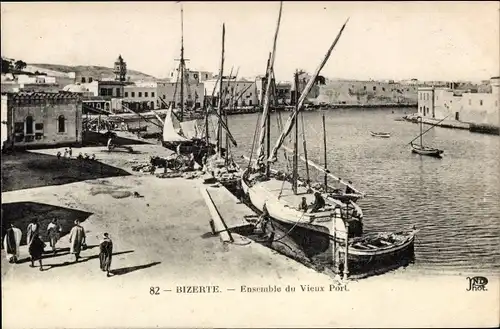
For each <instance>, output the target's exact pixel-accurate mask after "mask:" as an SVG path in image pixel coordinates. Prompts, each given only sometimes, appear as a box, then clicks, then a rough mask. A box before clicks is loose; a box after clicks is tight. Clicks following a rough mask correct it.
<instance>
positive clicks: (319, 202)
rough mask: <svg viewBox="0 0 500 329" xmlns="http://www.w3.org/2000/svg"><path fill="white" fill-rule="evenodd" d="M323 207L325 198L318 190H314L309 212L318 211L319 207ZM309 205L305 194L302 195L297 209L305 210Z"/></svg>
mask: <svg viewBox="0 0 500 329" xmlns="http://www.w3.org/2000/svg"><path fill="white" fill-rule="evenodd" d="M324 207H325V199H324V198H323V196H322V195H321V193H319V192H314V202H313V203H312V204H311V208H310V209H311V213H314V212H318V211H319V210H320V209H321V208H324ZM308 209H309V205H308V204H307V199H306V197H305V196H303V197H302V200H301V201H300V204H299V206H298V210H300V211H303V212H307V210H308Z"/></svg>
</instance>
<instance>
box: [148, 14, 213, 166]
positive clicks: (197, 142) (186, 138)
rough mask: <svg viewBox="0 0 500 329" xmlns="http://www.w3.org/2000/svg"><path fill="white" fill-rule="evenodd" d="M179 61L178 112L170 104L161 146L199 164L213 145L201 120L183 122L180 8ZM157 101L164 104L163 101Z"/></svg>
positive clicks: (182, 21) (182, 19)
mask: <svg viewBox="0 0 500 329" xmlns="http://www.w3.org/2000/svg"><path fill="white" fill-rule="evenodd" d="M179 61H180V63H179V69H178V72H179V78H180V110H179V112H178V114H176V113H175V112H174V109H173V106H172V104H170V106H169V108H168V110H167V112H166V115H165V119H164V121H163V134H162V145H163V146H164V147H166V148H168V149H170V150H173V151H176V152H178V153H194V154H195V157H196V158H197V162H201V161H200V160H201V158H202V157H203V155H204V154H205V153H206V152H209V153H210V152H212V153H213V149H214V145H212V144H209V143H208V138H207V136H208V131H207V129H206V127H203V126H204V124H203V123H202V122H201V121H202V120H197V119H195V120H187V121H186V120H184V114H185V113H184V106H185V104H184V84H185V81H184V78H185V77H184V75H185V66H186V59H185V58H184V11H183V9H182V7H181V57H180V60H179ZM159 99H160V100H161V101H162V102H164V103H165V101H164V100H163V99H161V98H159ZM174 103H175V95H174ZM155 115H156V114H155ZM158 119H159V118H158ZM159 120H161V119H159Z"/></svg>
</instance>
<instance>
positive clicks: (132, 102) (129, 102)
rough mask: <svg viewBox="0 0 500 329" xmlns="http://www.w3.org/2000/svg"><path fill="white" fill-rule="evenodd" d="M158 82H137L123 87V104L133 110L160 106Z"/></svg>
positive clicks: (145, 109) (144, 109)
mask: <svg viewBox="0 0 500 329" xmlns="http://www.w3.org/2000/svg"><path fill="white" fill-rule="evenodd" d="M157 88H158V85H157V83H156V82H136V83H134V84H127V85H125V86H124V88H123V100H122V101H123V104H124V105H126V106H128V107H129V108H130V109H131V110H133V111H141V110H143V111H147V110H150V109H155V108H158V107H160V106H159V103H158V91H157Z"/></svg>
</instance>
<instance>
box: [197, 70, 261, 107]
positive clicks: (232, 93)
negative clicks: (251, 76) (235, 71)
mask: <svg viewBox="0 0 500 329" xmlns="http://www.w3.org/2000/svg"><path fill="white" fill-rule="evenodd" d="M204 85H205V90H206V94H205V95H206V99H207V100H208V101H209V102H210V101H211V102H212V105H213V106H217V104H218V99H219V88H220V82H219V81H218V80H217V79H211V80H207V81H204ZM222 91H223V99H224V106H229V103H230V101H231V99H232V101H233V104H232V106H234V107H240V106H257V105H258V104H259V97H258V93H257V88H256V84H255V81H248V80H245V79H236V78H231V79H227V78H226V77H224V79H223V80H222ZM212 94H213V95H214V97H213V98H212Z"/></svg>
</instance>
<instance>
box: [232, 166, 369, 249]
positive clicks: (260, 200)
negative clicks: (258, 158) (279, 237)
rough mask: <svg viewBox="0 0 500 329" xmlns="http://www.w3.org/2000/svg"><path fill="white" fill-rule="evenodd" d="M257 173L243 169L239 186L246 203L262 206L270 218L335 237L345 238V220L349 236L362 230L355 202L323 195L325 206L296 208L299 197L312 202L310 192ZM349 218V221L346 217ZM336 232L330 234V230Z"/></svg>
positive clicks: (358, 233) (258, 207)
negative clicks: (315, 208) (294, 189)
mask: <svg viewBox="0 0 500 329" xmlns="http://www.w3.org/2000/svg"><path fill="white" fill-rule="evenodd" d="M262 178H263V176H261V174H258V173H257V174H251V173H250V171H249V170H248V169H247V170H245V171H244V172H243V173H242V179H241V187H242V189H243V192H244V193H245V194H246V195H247V196H248V198H249V201H250V203H251V204H252V205H253V206H254V207H255V208H256V209H257V210H258V211H260V212H262V211H263V209H264V205H265V206H266V208H267V211H268V212H269V215H270V216H271V218H272V219H274V220H276V221H278V222H281V223H283V224H285V225H290V224H291V225H293V226H299V227H302V228H305V229H308V230H311V231H315V232H318V233H322V234H327V235H329V236H335V237H336V240H339V241H340V240H342V239H343V240H345V238H346V224H345V223H346V222H347V223H348V225H349V236H359V235H361V234H362V233H363V232H362V227H363V225H362V217H363V214H362V211H361V208H360V207H359V206H358V205H356V204H355V203H349V209H348V207H347V204H346V203H343V202H341V201H340V200H336V199H333V198H331V197H329V196H328V195H327V194H323V197H324V199H325V203H326V205H325V207H324V208H322V209H320V210H319V211H318V212H314V213H311V212H310V211H309V210H308V211H306V212H303V211H301V210H298V205H299V204H300V201H301V199H302V197H305V198H306V201H307V203H308V204H310V203H312V202H313V201H314V193H313V192H310V191H307V189H306V188H305V187H302V186H299V188H298V193H297V194H294V193H293V192H292V184H291V183H290V182H288V181H284V180H280V179H277V178H273V177H270V178H269V179H266V180H262ZM348 218H349V220H348ZM335 230H336V232H335V233H334V231H335Z"/></svg>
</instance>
